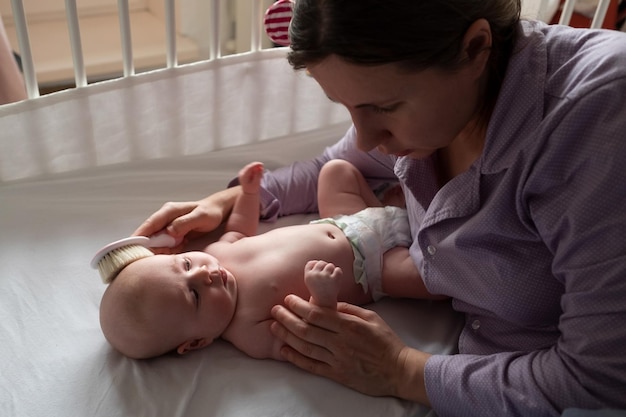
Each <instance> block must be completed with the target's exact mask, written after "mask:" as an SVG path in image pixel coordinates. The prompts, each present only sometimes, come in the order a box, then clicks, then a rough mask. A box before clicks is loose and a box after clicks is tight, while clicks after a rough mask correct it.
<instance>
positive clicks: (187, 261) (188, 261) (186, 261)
mask: <svg viewBox="0 0 626 417" xmlns="http://www.w3.org/2000/svg"><path fill="white" fill-rule="evenodd" d="M184 262H185V271H189V270H190V269H191V261H190V260H189V259H187V258H185V259H184Z"/></svg>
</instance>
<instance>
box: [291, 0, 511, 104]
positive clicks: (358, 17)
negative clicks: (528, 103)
mask: <svg viewBox="0 0 626 417" xmlns="http://www.w3.org/2000/svg"><path fill="white" fill-rule="evenodd" d="M520 9H521V4H520V0H296V1H295V6H294V11H293V18H292V20H291V24H290V27H289V40H290V46H291V51H290V52H289V53H288V54H287V59H288V61H289V63H290V64H291V65H292V66H293V67H294V68H295V69H303V68H306V67H307V66H309V65H311V64H315V63H318V62H320V61H322V60H323V59H325V58H327V57H328V56H329V55H337V56H339V57H341V58H342V59H344V60H345V61H347V62H350V63H353V64H359V65H382V64H389V63H396V64H398V65H399V66H400V67H401V68H404V69H406V70H410V71H419V70H423V69H426V68H439V69H442V70H450V71H454V70H455V69H458V68H459V67H460V66H462V65H463V63H464V61H463V59H462V54H461V53H460V52H461V48H462V41H463V36H464V35H465V32H466V31H467V29H468V28H469V27H470V25H471V24H472V23H474V22H475V21H476V20H478V19H486V20H487V21H488V22H489V24H490V26H491V33H492V35H491V36H492V45H491V53H490V56H489V63H488V68H489V81H488V85H489V86H488V92H487V95H488V97H489V99H488V101H491V100H495V96H496V95H497V91H498V90H499V86H500V84H501V80H502V78H503V77H504V72H505V71H506V65H507V62H508V60H509V56H510V55H511V51H512V49H513V46H514V44H515V39H516V35H517V31H518V22H519V19H520ZM485 104H487V103H485ZM491 104H493V103H491Z"/></svg>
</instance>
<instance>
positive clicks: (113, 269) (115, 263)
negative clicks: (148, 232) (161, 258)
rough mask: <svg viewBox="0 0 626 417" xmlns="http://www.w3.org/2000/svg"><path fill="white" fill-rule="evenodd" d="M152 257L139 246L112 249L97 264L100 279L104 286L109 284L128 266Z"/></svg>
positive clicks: (151, 254)
mask: <svg viewBox="0 0 626 417" xmlns="http://www.w3.org/2000/svg"><path fill="white" fill-rule="evenodd" d="M153 255H154V253H152V251H151V250H150V249H148V248H146V247H144V246H141V245H128V246H122V247H121V248H117V249H113V250H112V251H110V252H109V253H107V254H106V255H104V256H103V257H102V259H100V262H98V272H100V278H102V282H104V283H105V284H110V283H111V281H113V279H114V278H115V277H116V276H117V274H118V273H119V272H120V271H121V270H122V269H124V268H125V267H126V266H127V265H128V264H130V263H132V262H135V261H137V260H139V259H142V258H147V257H148V256H153Z"/></svg>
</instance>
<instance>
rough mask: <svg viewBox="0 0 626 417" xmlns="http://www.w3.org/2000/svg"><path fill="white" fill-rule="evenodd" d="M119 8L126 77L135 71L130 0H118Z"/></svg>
mask: <svg viewBox="0 0 626 417" xmlns="http://www.w3.org/2000/svg"><path fill="white" fill-rule="evenodd" d="M117 8H118V14H119V19H120V34H121V37H122V59H123V61H124V77H129V76H131V75H133V74H134V73H135V66H134V64H133V47H132V42H131V35H130V11H129V7H128V0H117Z"/></svg>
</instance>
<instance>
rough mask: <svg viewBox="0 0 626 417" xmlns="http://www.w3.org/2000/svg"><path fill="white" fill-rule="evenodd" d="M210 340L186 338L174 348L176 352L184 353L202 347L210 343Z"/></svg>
mask: <svg viewBox="0 0 626 417" xmlns="http://www.w3.org/2000/svg"><path fill="white" fill-rule="evenodd" d="M211 342H213V341H212V340H208V339H206V338H201V339H190V340H186V341H184V342H183V343H181V344H180V345H179V346H178V347H177V348H176V352H177V353H178V354H179V355H184V354H185V353H188V352H191V351H192V350H196V349H202V348H203V347H206V346H208V345H210V344H211Z"/></svg>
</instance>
